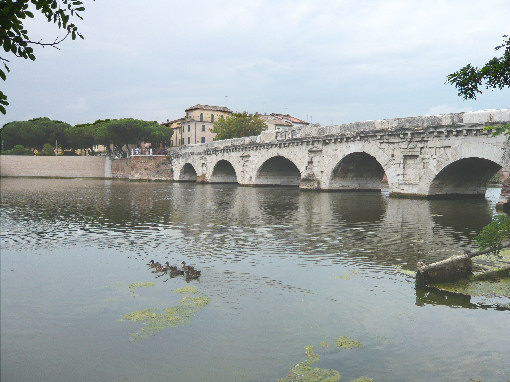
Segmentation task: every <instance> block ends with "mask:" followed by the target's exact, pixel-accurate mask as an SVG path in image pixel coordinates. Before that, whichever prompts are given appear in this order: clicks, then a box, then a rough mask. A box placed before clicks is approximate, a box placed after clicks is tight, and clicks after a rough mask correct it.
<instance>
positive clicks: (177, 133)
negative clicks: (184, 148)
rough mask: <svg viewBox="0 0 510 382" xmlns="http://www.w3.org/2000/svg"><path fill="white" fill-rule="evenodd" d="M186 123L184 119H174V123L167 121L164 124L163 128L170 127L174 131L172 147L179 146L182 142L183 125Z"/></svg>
mask: <svg viewBox="0 0 510 382" xmlns="http://www.w3.org/2000/svg"><path fill="white" fill-rule="evenodd" d="M183 122H184V118H179V119H174V120H173V121H169V120H167V121H166V122H164V123H162V125H163V126H166V127H168V128H169V129H172V130H173V132H174V133H173V134H172V141H171V142H170V146H179V145H180V142H181V141H182V139H181V138H182V123H183Z"/></svg>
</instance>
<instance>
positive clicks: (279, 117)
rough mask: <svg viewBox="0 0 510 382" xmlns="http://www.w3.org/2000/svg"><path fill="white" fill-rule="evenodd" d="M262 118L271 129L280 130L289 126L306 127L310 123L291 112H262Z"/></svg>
mask: <svg viewBox="0 0 510 382" xmlns="http://www.w3.org/2000/svg"><path fill="white" fill-rule="evenodd" d="M259 117H260V118H262V120H263V121H264V122H265V123H266V125H267V129H268V130H269V131H279V130H283V129H285V128H288V127H305V126H308V125H309V123H308V122H305V121H302V120H301V119H299V118H296V117H293V116H291V115H289V114H277V113H271V114H261V115H259Z"/></svg>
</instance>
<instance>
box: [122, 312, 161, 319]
mask: <svg viewBox="0 0 510 382" xmlns="http://www.w3.org/2000/svg"><path fill="white" fill-rule="evenodd" d="M157 317H158V313H156V309H144V310H137V311H134V312H131V313H129V314H126V315H125V316H124V317H122V319H123V320H129V321H149V320H153V319H156V318H157Z"/></svg>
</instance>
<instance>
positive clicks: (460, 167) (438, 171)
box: [423, 144, 504, 198]
mask: <svg viewBox="0 0 510 382" xmlns="http://www.w3.org/2000/svg"><path fill="white" fill-rule="evenodd" d="M503 166H504V163H503V153H502V151H501V150H498V149H497V148H495V147H494V146H493V145H491V144H481V145H480V144H478V145H475V144H473V145H462V146H460V147H457V148H455V149H454V150H452V151H451V153H449V155H442V156H440V157H439V158H438V160H437V161H436V163H434V165H433V166H431V167H430V168H429V169H428V171H427V172H426V174H425V176H424V178H423V180H424V182H423V184H425V185H426V187H427V189H426V190H425V191H426V195H428V196H429V197H431V198H441V197H454V196H455V197H458V196H480V197H483V196H485V192H486V191H487V185H488V183H489V180H490V178H492V176H494V175H495V174H496V173H497V172H498V171H499V170H500V169H501V168H502V167H503Z"/></svg>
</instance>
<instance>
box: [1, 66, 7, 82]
mask: <svg viewBox="0 0 510 382" xmlns="http://www.w3.org/2000/svg"><path fill="white" fill-rule="evenodd" d="M0 78H1V79H2V80H4V81H5V80H6V79H7V77H6V76H5V73H4V71H3V70H2V69H0Z"/></svg>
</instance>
